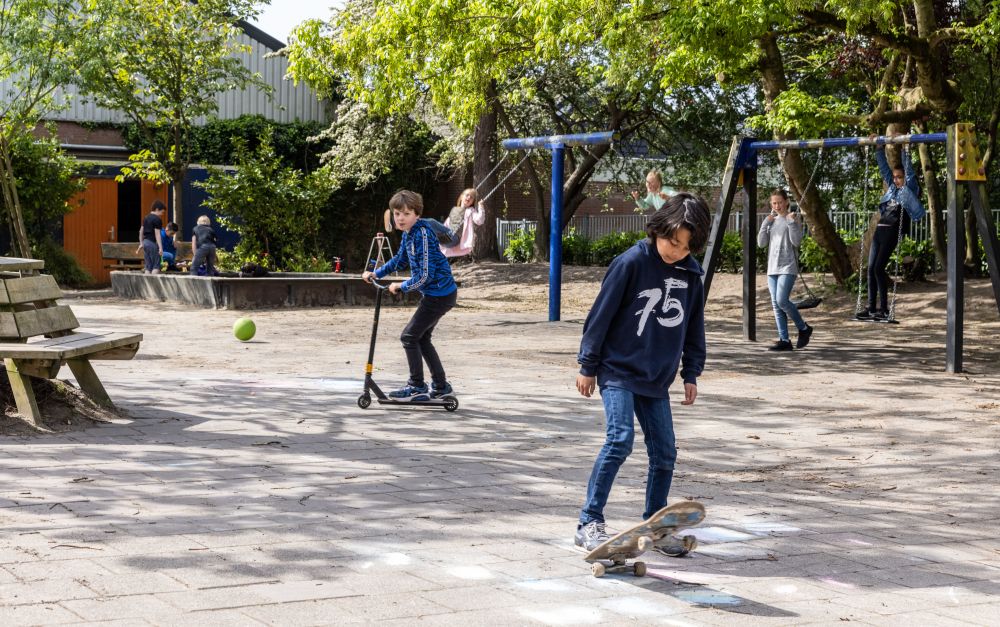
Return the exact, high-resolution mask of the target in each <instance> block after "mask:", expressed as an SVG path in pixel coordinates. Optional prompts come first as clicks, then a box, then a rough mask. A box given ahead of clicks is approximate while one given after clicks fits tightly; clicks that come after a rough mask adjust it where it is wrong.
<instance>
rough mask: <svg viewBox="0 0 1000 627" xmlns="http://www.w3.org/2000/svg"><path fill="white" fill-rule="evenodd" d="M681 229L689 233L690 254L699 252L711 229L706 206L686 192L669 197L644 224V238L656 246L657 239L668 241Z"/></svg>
mask: <svg viewBox="0 0 1000 627" xmlns="http://www.w3.org/2000/svg"><path fill="white" fill-rule="evenodd" d="M681 227H684V228H686V229H687V230H689V231H691V242H690V244H689V246H690V248H691V252H693V253H696V252H700V251H701V249H702V248H704V247H705V242H706V241H707V240H708V233H709V231H710V230H711V228H712V219H711V217H710V214H709V211H708V205H706V204H705V201H704V200H703V199H702V198H701V197H700V196H696V195H694V194H689V193H687V192H679V193H677V194H674V195H673V196H671V197H670V198H669V199H667V201H666V202H665V203H663V206H662V207H660V208H659V209H658V210H657V211H656V213H654V214H653V216H652V217H651V218H650V219H649V222H647V223H646V236H647V237H649V240H650V242H652V243H653V244H656V238H657V237H662V238H664V239H670V238H672V237H673V236H674V233H676V232H677V229H679V228H681Z"/></svg>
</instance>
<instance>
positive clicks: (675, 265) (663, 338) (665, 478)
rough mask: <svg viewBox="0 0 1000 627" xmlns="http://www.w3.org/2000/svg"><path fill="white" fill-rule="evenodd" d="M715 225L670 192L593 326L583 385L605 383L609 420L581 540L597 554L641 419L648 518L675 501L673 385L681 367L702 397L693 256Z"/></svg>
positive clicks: (695, 200) (608, 287)
mask: <svg viewBox="0 0 1000 627" xmlns="http://www.w3.org/2000/svg"><path fill="white" fill-rule="evenodd" d="M709 228H710V220H709V211H708V207H707V206H706V205H705V201H704V200H702V199H701V198H699V197H698V196H694V195H692V194H687V193H679V194H675V195H674V196H671V197H670V198H669V199H668V200H667V201H666V202H665V203H664V205H663V207H661V208H660V209H659V210H657V211H656V213H655V214H653V216H652V217H651V218H650V220H649V222H648V223H647V224H646V235H647V236H648V237H647V239H645V240H643V241H641V242H639V243H638V244H636V245H635V246H633V247H632V248H630V249H629V250H627V251H625V252H624V253H622V254H621V255H619V256H618V257H616V258H615V259H614V260H613V261H612V262H611V265H610V266H609V267H608V272H607V274H606V275H605V277H604V281H603V282H602V283H601V290H600V292H599V293H598V295H597V299H596V301H595V302H594V306H593V308H592V309H591V310H590V313H589V314H588V315H587V321H586V322H585V323H584V327H583V339H582V340H581V342H580V354H579V355H578V356H577V361H578V362H579V363H580V373H579V374H578V375H577V378H576V388H577V390H578V391H579V392H580V394H582V395H583V396H586V397H590V396H591V395H592V394H593V393H594V388H595V386H599V387H600V391H601V398H602V399H603V401H604V410H605V414H606V419H607V423H606V424H607V438H606V440H605V442H604V446H603V447H602V448H601V451H600V453H599V454H598V456H597V461H596V462H595V464H594V469H593V471H592V473H591V475H590V481H589V483H588V485H587V500H586V503H585V504H584V506H583V509H582V510H581V512H580V521H579V524H578V525H577V531H576V537H575V542H576V544H577V545H578V546H582V547H584V548H585V549H586V550H588V551H590V550H593V549H595V548H596V547H597V546H599V545H600V544H601V543H603V542H604V541H605V540H607V539H608V534H607V532H606V530H605V524H604V506H605V504H606V503H607V501H608V495H609V494H610V492H611V485H612V483H613V482H614V480H615V476H616V475H617V473H618V469H619V468H620V467H621V465H622V464H623V463H624V462H625V459H626V458H627V457H628V455H629V454H630V453H631V452H632V443H633V441H634V438H635V425H634V421H633V417H638V419H639V426H640V427H642V431H643V434H644V437H645V442H646V452H647V454H648V456H649V472H648V476H647V480H646V503H645V511H644V512H643V514H642V517H643V519H646V518H649V517H650V516H651V515H652V514H654V513H655V512H656V511H657V510H659V509H662V508H663V507H665V506H666V504H667V494H668V492H669V491H670V483H671V481H672V479H673V472H674V461H675V459H676V457H677V450H676V446H675V444H674V426H673V418H672V415H671V413H670V395H669V393H668V389H669V388H670V384H671V383H673V381H674V377H675V376H676V375H677V366H678V364H680V366H681V378H682V379H683V381H684V400H683V401H682V402H681V404H682V405H691V404H692V403H694V401H695V398H697V396H698V387H697V377H698V375H700V374H701V371H702V368H703V367H704V364H705V318H704V313H705V289H704V285H703V284H702V274H703V271H702V268H701V265H699V264H698V262H697V261H696V260H695V259H694V258H693V257H692V256H691V254H690V253H692V252H696V251H698V250H701V248H702V247H703V246H704V245H705V241H706V239H707V238H708V233H709ZM656 548H657V549H659V550H660V551H661V552H663V553H665V554H667V555H671V556H678V555H683V554H685V553H687V551H689V550H690V549H691V548H693V547H692V546H685V545H684V544H682V543H680V544H679V543H678V542H677V541H676V540H675V539H673V538H669V537H668V538H665V542H664V543H662V544H661V545H660V546H658V547H656Z"/></svg>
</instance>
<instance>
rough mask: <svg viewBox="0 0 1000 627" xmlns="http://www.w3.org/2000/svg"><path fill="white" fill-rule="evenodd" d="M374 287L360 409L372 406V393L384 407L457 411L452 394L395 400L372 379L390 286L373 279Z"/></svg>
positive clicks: (456, 401)
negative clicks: (380, 318) (385, 296)
mask: <svg viewBox="0 0 1000 627" xmlns="http://www.w3.org/2000/svg"><path fill="white" fill-rule="evenodd" d="M371 283H372V285H374V286H375V291H376V294H375V322H374V323H373V324H372V341H371V344H369V346H368V363H367V364H366V365H365V391H364V393H363V394H362V395H361V396H359V397H358V407H360V408H361V409H368V407H369V406H370V405H371V404H372V393H374V394H375V400H377V401H378V402H379V403H380V404H382V405H417V406H421V407H443V408H444V409H445V410H446V411H455V410H456V409H458V399H457V398H455V397H454V396H451V395H450V394H449V395H447V396H441V397H438V398H432V397H431V396H430V395H428V396H427V400H410V399H408V398H407V399H395V398H391V397H390V396H388V395H387V394H386V393H385V392H383V391H382V388H380V387H379V386H378V384H376V383H375V380H374V379H373V378H372V363H373V362H374V361H375V338H376V336H377V335H378V315H379V312H380V311H381V309H382V294H383V293H385V291H386V290H388V289H389V286H388V285H385V284H383V283H379V282H378V280H377V279H375V278H373V279H372V281H371Z"/></svg>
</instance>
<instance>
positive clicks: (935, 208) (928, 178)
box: [917, 124, 948, 269]
mask: <svg viewBox="0 0 1000 627" xmlns="http://www.w3.org/2000/svg"><path fill="white" fill-rule="evenodd" d="M917 130H918V131H919V132H921V133H926V132H927V127H926V125H924V124H918V125H917ZM917 150H918V152H919V153H920V165H921V171H922V172H923V176H924V189H925V190H926V191H927V213H928V216H929V219H930V222H931V246H932V247H933V248H934V256H935V257H936V258H937V262H938V263H939V264H941V267H942V268H944V269H947V268H948V254H947V253H948V243H947V239H946V236H947V233H948V231H947V229H946V228H945V224H944V209H945V206H944V204H942V202H941V188H940V187H939V186H938V182H937V163H936V162H935V161H934V157H933V155H931V151H930V148H929V147H928V145H927V144H918V145H917Z"/></svg>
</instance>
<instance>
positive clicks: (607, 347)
mask: <svg viewBox="0 0 1000 627" xmlns="http://www.w3.org/2000/svg"><path fill="white" fill-rule="evenodd" d="M702 274H703V271H702V269H701V265H699V264H698V262H697V261H696V260H695V259H694V258H693V257H692V256H691V255H688V256H687V257H685V258H684V259H682V260H681V261H679V262H677V263H676V264H673V265H671V264H669V263H667V262H665V261H663V258H662V257H660V254H659V253H658V252H657V251H656V246H655V245H654V244H651V243H650V242H649V240H643V241H641V242H639V243H638V244H636V245H635V246H633V247H632V248H630V249H628V250H627V251H625V252H624V253H622V254H621V255H619V256H617V257H615V259H614V261H612V262H611V265H610V266H609V267H608V272H607V274H605V275H604V281H603V282H602V283H601V291H600V293H598V295H597V300H596V301H594V307H593V308H592V309H591V310H590V314H588V315H587V321H586V322H585V323H584V325H583V339H582V340H581V342H580V354H579V355H578V356H577V361H578V362H579V363H580V374H582V375H585V376H588V377H594V376H596V377H597V384H598V385H599V386H605V385H609V386H613V387H620V388H624V389H626V390H629V391H630V392H633V393H635V394H640V395H642V396H650V397H653V398H667V397H668V396H669V394H668V392H667V390H668V389H669V388H670V384H671V383H673V381H674V377H676V376H677V366H678V364H681V365H682V367H681V378H682V379H683V380H684V382H685V383H695V382H696V380H697V378H698V375H700V374H701V371H702V369H703V368H704V366H705V287H704V285H703V284H702V282H701V275H702Z"/></svg>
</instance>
